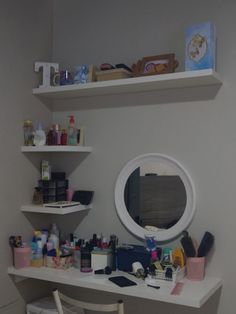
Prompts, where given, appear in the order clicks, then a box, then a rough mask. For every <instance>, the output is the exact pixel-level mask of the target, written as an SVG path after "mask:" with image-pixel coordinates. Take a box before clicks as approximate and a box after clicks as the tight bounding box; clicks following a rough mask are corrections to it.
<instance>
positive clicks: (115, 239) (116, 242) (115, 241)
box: [109, 234, 118, 271]
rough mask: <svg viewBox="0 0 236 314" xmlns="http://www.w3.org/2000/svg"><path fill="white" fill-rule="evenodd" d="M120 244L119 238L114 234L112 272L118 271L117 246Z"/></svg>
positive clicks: (111, 243) (111, 238) (112, 236)
mask: <svg viewBox="0 0 236 314" xmlns="http://www.w3.org/2000/svg"><path fill="white" fill-rule="evenodd" d="M117 244H118V238H117V237H116V235H114V234H112V235H111V236H110V245H109V246H110V248H111V252H112V270H113V271H114V270H116V268H117V252H116V246H117Z"/></svg>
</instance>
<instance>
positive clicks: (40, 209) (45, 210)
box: [21, 204, 92, 215]
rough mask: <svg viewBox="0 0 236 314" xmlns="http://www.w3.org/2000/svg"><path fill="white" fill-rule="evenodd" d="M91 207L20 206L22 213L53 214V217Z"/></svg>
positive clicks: (90, 206)
mask: <svg viewBox="0 0 236 314" xmlns="http://www.w3.org/2000/svg"><path fill="white" fill-rule="evenodd" d="M91 208H92V205H91V204H90V205H78V206H70V207H65V208H55V207H45V206H40V205H32V204H31V205H22V206H21V211H22V212H29V213H41V214H55V215H66V214H71V213H76V212H80V211H83V210H88V209H91Z"/></svg>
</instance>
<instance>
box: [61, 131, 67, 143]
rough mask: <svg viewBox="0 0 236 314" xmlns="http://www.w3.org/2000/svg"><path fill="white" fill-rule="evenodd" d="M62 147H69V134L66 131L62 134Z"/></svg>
mask: <svg viewBox="0 0 236 314" xmlns="http://www.w3.org/2000/svg"><path fill="white" fill-rule="evenodd" d="M61 145H67V133H66V130H65V129H63V130H62V133H61Z"/></svg>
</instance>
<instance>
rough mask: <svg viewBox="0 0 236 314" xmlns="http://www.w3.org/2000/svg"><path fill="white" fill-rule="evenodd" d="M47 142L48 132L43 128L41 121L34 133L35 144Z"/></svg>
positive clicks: (40, 144)
mask: <svg viewBox="0 0 236 314" xmlns="http://www.w3.org/2000/svg"><path fill="white" fill-rule="evenodd" d="M45 144H46V134H45V132H44V130H43V129H42V125H41V123H40V122H39V124H38V127H37V129H36V131H35V133H34V145H35V146H43V145H45Z"/></svg>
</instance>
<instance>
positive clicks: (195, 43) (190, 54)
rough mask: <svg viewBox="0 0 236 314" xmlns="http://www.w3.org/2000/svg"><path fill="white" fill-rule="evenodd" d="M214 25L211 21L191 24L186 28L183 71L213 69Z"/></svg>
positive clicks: (214, 55)
mask: <svg viewBox="0 0 236 314" xmlns="http://www.w3.org/2000/svg"><path fill="white" fill-rule="evenodd" d="M215 59H216V39H215V26H214V24H213V23H211V22H206V23H202V24H199V25H192V26H190V27H189V28H187V30H186V39H185V71H191V70H201V69H215V62H216V60H215Z"/></svg>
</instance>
